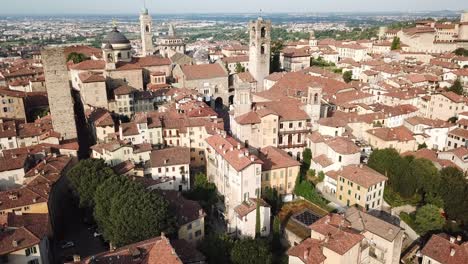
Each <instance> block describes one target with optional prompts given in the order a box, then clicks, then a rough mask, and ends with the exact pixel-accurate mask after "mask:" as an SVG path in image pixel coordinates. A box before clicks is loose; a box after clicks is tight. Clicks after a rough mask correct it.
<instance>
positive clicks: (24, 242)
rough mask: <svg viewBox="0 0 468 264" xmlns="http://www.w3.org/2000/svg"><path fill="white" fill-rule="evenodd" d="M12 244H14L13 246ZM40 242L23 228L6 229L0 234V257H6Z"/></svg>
mask: <svg viewBox="0 0 468 264" xmlns="http://www.w3.org/2000/svg"><path fill="white" fill-rule="evenodd" d="M14 242H16V244H15V245H14ZM40 242H41V240H40V239H39V238H38V237H37V236H35V235H34V234H33V233H31V232H30V231H29V230H28V229H26V228H25V227H20V228H17V229H8V230H5V231H3V232H0V255H8V254H9V253H11V252H15V251H18V250H22V249H25V248H29V247H32V246H34V245H37V244H39V243H40Z"/></svg>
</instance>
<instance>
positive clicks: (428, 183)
mask: <svg viewBox="0 0 468 264" xmlns="http://www.w3.org/2000/svg"><path fill="white" fill-rule="evenodd" d="M409 167H410V171H411V176H412V177H413V178H414V179H416V189H417V191H418V192H419V193H420V194H421V195H422V196H423V197H424V196H425V194H426V193H435V192H436V188H437V186H439V178H440V177H439V171H438V169H437V168H436V167H435V166H434V163H433V162H432V161H430V160H427V159H414V160H413V161H412V162H411V163H410V166H409Z"/></svg>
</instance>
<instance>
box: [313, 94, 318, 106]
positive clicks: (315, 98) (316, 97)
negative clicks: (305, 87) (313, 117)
mask: <svg viewBox="0 0 468 264" xmlns="http://www.w3.org/2000/svg"><path fill="white" fill-rule="evenodd" d="M314 104H318V93H316V94H314Z"/></svg>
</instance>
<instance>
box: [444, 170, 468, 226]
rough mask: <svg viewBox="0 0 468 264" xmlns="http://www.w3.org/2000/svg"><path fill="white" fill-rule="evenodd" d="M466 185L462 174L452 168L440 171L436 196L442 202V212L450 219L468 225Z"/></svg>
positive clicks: (467, 186) (467, 187)
mask: <svg viewBox="0 0 468 264" xmlns="http://www.w3.org/2000/svg"><path fill="white" fill-rule="evenodd" d="M467 193H468V183H467V180H466V178H465V176H464V175H463V172H462V171H460V170H459V169H457V168H454V167H446V168H443V169H442V170H441V171H440V185H439V190H438V195H439V196H440V197H441V198H442V200H443V201H444V210H445V212H446V213H447V216H448V217H449V218H450V219H456V220H459V221H461V222H462V223H464V224H468V195H466V194H467Z"/></svg>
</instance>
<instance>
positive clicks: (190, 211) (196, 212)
mask: <svg viewBox="0 0 468 264" xmlns="http://www.w3.org/2000/svg"><path fill="white" fill-rule="evenodd" d="M160 194H161V195H162V196H163V197H164V198H165V199H166V200H167V201H168V202H169V209H170V210H171V211H173V212H174V213H175V215H176V222H177V227H178V231H177V237H178V239H184V240H185V241H187V242H198V241H200V240H202V239H203V238H204V237H205V212H204V211H203V209H202V208H201V206H200V204H199V203H198V202H196V201H192V200H187V199H185V198H184V197H183V196H182V194H181V193H180V192H177V191H168V190H164V191H160Z"/></svg>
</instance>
